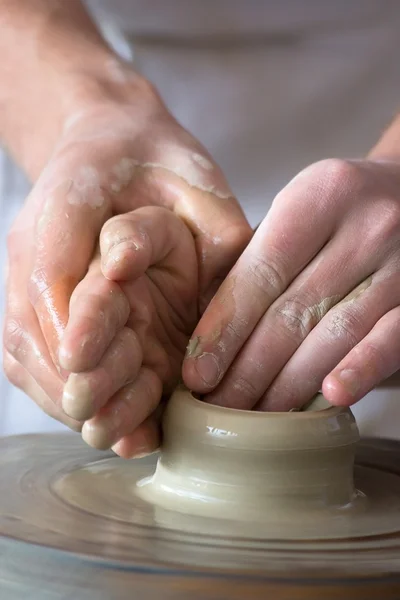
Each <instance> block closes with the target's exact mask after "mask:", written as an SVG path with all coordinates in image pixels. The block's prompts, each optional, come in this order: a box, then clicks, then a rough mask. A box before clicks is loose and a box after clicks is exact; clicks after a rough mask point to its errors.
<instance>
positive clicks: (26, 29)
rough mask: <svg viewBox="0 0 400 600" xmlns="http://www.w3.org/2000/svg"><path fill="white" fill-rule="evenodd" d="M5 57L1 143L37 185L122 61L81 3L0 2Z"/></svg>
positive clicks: (0, 85)
mask: <svg viewBox="0 0 400 600" xmlns="http://www.w3.org/2000/svg"><path fill="white" fill-rule="evenodd" d="M0 56H1V57H2V59H1V61H0V141H1V143H2V144H4V145H5V146H6V147H7V148H8V149H9V151H10V153H11V154H12V155H13V156H14V158H15V159H16V160H17V162H19V163H20V164H21V165H22V167H23V168H24V169H25V170H26V171H27V173H28V175H29V176H30V177H31V178H32V179H35V178H36V177H37V176H38V175H39V173H40V171H41V169H42V168H43V166H44V164H45V163H46V161H47V159H48V158H49V156H50V154H51V152H52V150H53V148H54V145H55V143H56V141H57V139H58V137H59V135H60V133H61V131H62V129H63V127H64V124H65V121H66V119H68V118H69V117H71V115H73V114H74V113H76V112H79V110H84V108H85V104H88V103H90V102H91V101H92V99H93V98H95V97H100V98H101V95H102V94H104V90H105V89H107V78H109V79H112V77H111V75H108V71H110V68H109V66H108V65H109V64H110V63H111V62H112V61H113V59H115V56H114V54H113V52H112V50H111V49H110V48H109V47H108V46H107V44H106V43H105V41H104V40H103V39H102V37H101V35H100V33H99V31H98V30H97V29H96V26H95V24H94V23H93V22H92V20H91V19H90V17H89V15H88V14H87V13H86V11H85V9H84V7H83V5H82V3H81V2H80V0H68V2H66V1H65V0H18V2H16V1H15V0H0ZM107 70H108V71H107Z"/></svg>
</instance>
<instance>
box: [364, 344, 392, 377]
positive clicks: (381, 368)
mask: <svg viewBox="0 0 400 600" xmlns="http://www.w3.org/2000/svg"><path fill="white" fill-rule="evenodd" d="M361 353H362V357H360V358H361V359H362V363H363V364H365V365H366V366H367V367H368V368H369V369H370V370H372V372H377V373H384V372H385V370H386V366H387V364H388V358H387V356H385V353H384V351H383V349H381V348H379V347H378V346H376V345H375V344H373V343H372V342H371V341H367V340H365V341H364V343H363V344H360V347H359V351H358V353H357V354H361Z"/></svg>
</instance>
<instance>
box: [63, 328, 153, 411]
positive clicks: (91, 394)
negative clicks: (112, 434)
mask: <svg viewBox="0 0 400 600" xmlns="http://www.w3.org/2000/svg"><path fill="white" fill-rule="evenodd" d="M142 358H143V355H142V347H141V344H140V342H139V340H138V337H137V335H136V333H135V332H134V331H132V329H130V328H128V327H124V329H122V330H121V331H120V332H119V333H118V334H117V335H116V336H115V338H114V340H113V341H112V343H111V344H110V346H109V348H108V349H107V351H106V353H105V354H104V356H103V358H102V359H101V361H100V362H99V364H98V366H97V367H96V368H95V369H93V370H92V371H89V372H86V373H71V374H70V376H69V377H68V381H67V383H66V384H65V387H64V392H63V397H62V407H63V410H64V412H65V413H66V414H67V415H68V416H70V417H71V418H73V419H76V420H78V421H84V420H86V419H90V418H91V417H93V416H94V415H95V414H96V413H97V411H98V410H100V408H102V407H103V406H104V405H105V404H106V403H107V402H108V400H109V399H110V398H111V397H112V396H113V395H114V394H115V393H116V392H117V391H118V390H119V389H121V388H122V387H123V386H124V385H126V384H127V383H128V382H129V381H132V380H133V379H135V378H136V376H137V374H138V372H139V369H140V367H141V364H142Z"/></svg>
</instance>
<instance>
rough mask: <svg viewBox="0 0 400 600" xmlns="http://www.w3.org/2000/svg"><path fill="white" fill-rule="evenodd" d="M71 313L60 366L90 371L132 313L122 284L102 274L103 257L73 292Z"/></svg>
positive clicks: (61, 350) (60, 356)
mask: <svg viewBox="0 0 400 600" xmlns="http://www.w3.org/2000/svg"><path fill="white" fill-rule="evenodd" d="M69 312H70V314H69V319H68V324H67V326H66V328H65V332H64V335H63V338H62V341H61V344H60V350H59V362H60V365H61V366H62V367H63V368H64V369H66V370H68V371H72V372H73V373H79V372H82V371H90V370H92V369H94V368H95V366H96V365H97V364H98V362H99V361H100V359H101V357H102V356H103V354H104V352H105V351H106V349H107V348H108V347H109V345H110V343H111V341H112V340H113V339H114V337H115V335H116V334H117V332H118V331H120V330H121V329H122V327H124V326H125V325H126V322H127V320H128V317H129V313H130V306H129V302H128V300H127V298H126V296H125V294H124V293H123V292H122V290H121V288H120V287H119V285H118V284H116V283H114V282H112V281H108V280H107V279H105V277H104V275H103V274H102V272H101V268H100V258H99V259H98V260H95V261H94V262H93V263H92V265H91V267H90V269H89V272H88V274H87V275H86V277H85V278H84V279H83V280H82V281H81V282H80V283H79V284H78V285H77V287H76V288H75V290H74V292H73V293H72V296H71V301H70V309H69Z"/></svg>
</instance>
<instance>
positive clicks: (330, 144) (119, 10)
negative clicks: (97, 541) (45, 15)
mask: <svg viewBox="0 0 400 600" xmlns="http://www.w3.org/2000/svg"><path fill="white" fill-rule="evenodd" d="M90 5H91V8H92V10H94V12H95V14H96V15H97V16H98V18H99V20H100V21H101V24H102V26H103V28H104V30H105V31H106V34H107V37H108V38H109V39H110V40H111V41H112V43H113V44H114V45H115V46H116V47H117V49H118V50H119V51H120V53H121V54H122V55H123V56H125V57H128V56H130V55H131V54H134V60H135V63H136V65H137V67H138V68H139V69H140V70H141V71H142V72H143V73H145V74H146V75H147V76H148V77H149V78H150V79H151V80H152V81H153V82H154V83H155V84H156V85H157V87H158V88H159V90H160V92H161V94H162V96H163V97H164V99H165V101H166V102H167V104H168V106H169V107H170V108H171V110H172V112H173V113H174V115H175V116H176V117H177V118H178V119H179V120H180V122H182V123H183V125H185V126H186V127H187V128H188V129H189V130H190V131H191V132H192V133H194V134H195V135H197V136H198V137H199V138H200V140H201V141H202V142H203V143H204V144H205V145H206V146H207V148H208V149H209V150H210V151H211V153H212V154H213V155H214V157H215V158H216V160H217V161H218V162H219V163H220V164H221V166H222V167H223V169H224V171H225V173H226V175H227V176H228V179H229V181H230V183H231V185H232V187H233V189H234V191H235V192H236V194H237V195H238V197H239V199H240V201H241V202H242V204H243V206H244V208H245V210H246V213H247V215H248V217H249V219H250V221H251V223H252V224H253V225H255V224H257V223H258V222H259V221H260V220H261V219H262V218H263V217H264V215H265V214H266V212H267V210H268V208H269V206H270V204H271V201H272V199H273V197H274V195H275V194H276V193H277V191H279V189H280V188H281V187H282V186H283V185H284V184H285V183H287V181H288V180H289V179H291V178H292V177H293V176H294V175H295V174H296V172H298V171H299V170H300V169H301V168H303V167H304V166H306V165H307V164H309V163H311V162H313V161H315V160H318V159H320V158H326V157H330V156H342V157H355V156H356V157H358V156H363V155H364V154H365V153H366V152H367V151H368V149H369V147H370V146H371V145H372V144H373V143H374V142H375V140H376V139H377V138H378V137H379V135H380V132H381V131H382V130H383V128H384V127H385V126H386V125H387V123H388V121H389V120H390V119H391V117H392V115H393V114H394V112H395V110H396V108H397V107H398V105H399V101H400V69H399V68H398V56H399V46H400V43H399V38H400V36H399V25H400V3H399V2H391V1H387V2H385V1H372V0H365V1H361V0H358V1H356V0H354V1H353V2H351V3H347V2H342V1H340V2H336V3H325V2H322V3H321V2H315V1H314V0H306V1H305V2H291V1H290V0H284V1H283V2H279V3H277V2H272V1H266V2H256V1H254V0H251V1H250V2H240V1H237V0H235V1H233V2H229V3H228V2H226V1H224V0H219V1H217V2H212V3H207V2H204V3H201V2H195V1H194V0H191V1H190V2H184V3H183V2H181V1H179V0H167V2H161V0H158V1H157V0H150V1H147V2H145V1H144V0H142V1H138V0H135V1H132V2H130V1H129V0H125V1H124V0H117V1H114V0H92V1H91V2H90ZM228 5H229V7H228ZM210 6H211V8H210ZM207 7H208V9H207V10H205V8H207ZM322 7H323V8H322ZM289 9H290V10H289ZM129 17H130V18H129ZM119 23H120V24H122V23H123V28H124V29H125V35H124V36H123V35H122V33H120V30H119ZM133 51H134V52H133ZM28 189H29V186H28V184H27V182H26V181H25V180H24V178H23V177H22V176H21V175H20V173H19V172H18V171H17V169H16V168H15V167H14V166H13V165H11V163H10V161H9V160H8V159H7V158H6V157H5V156H4V155H1V156H0V211H1V212H0V219H1V222H0V225H1V230H2V232H4V235H2V236H1V248H0V259H1V261H2V264H4V261H5V256H6V254H5V232H6V230H7V228H8V226H9V224H10V222H11V220H12V218H13V216H14V215H15V213H16V211H17V209H18V207H19V206H20V205H21V203H22V202H23V199H24V197H25V196H26V193H27V190H28ZM3 301H4V299H3V297H1V298H0V302H1V310H2V311H3ZM0 393H1V396H0V434H9V433H18V432H23V431H44V430H54V429H55V428H62V426H60V425H58V424H56V423H55V422H54V421H52V420H50V419H49V418H48V417H46V416H45V415H43V414H42V413H41V412H40V411H39V409H37V408H36V407H35V405H34V404H33V403H32V402H31V401H30V400H29V399H27V398H26V397H25V396H24V395H23V394H22V393H20V392H19V391H18V390H15V389H13V388H12V387H11V386H9V385H8V384H7V382H6V380H5V378H4V377H3V376H2V378H1V379H0ZM399 399H400V391H396V390H382V391H377V392H373V393H372V394H370V395H369V396H368V397H367V398H366V399H365V400H363V401H362V402H361V403H359V404H358V406H357V407H356V409H355V413H356V416H357V418H358V420H359V424H360V425H361V428H362V430H363V431H364V432H366V433H368V434H375V435H385V436H395V437H397V436H398V435H399V433H398V432H399V430H400V427H399V425H400V403H399Z"/></svg>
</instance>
